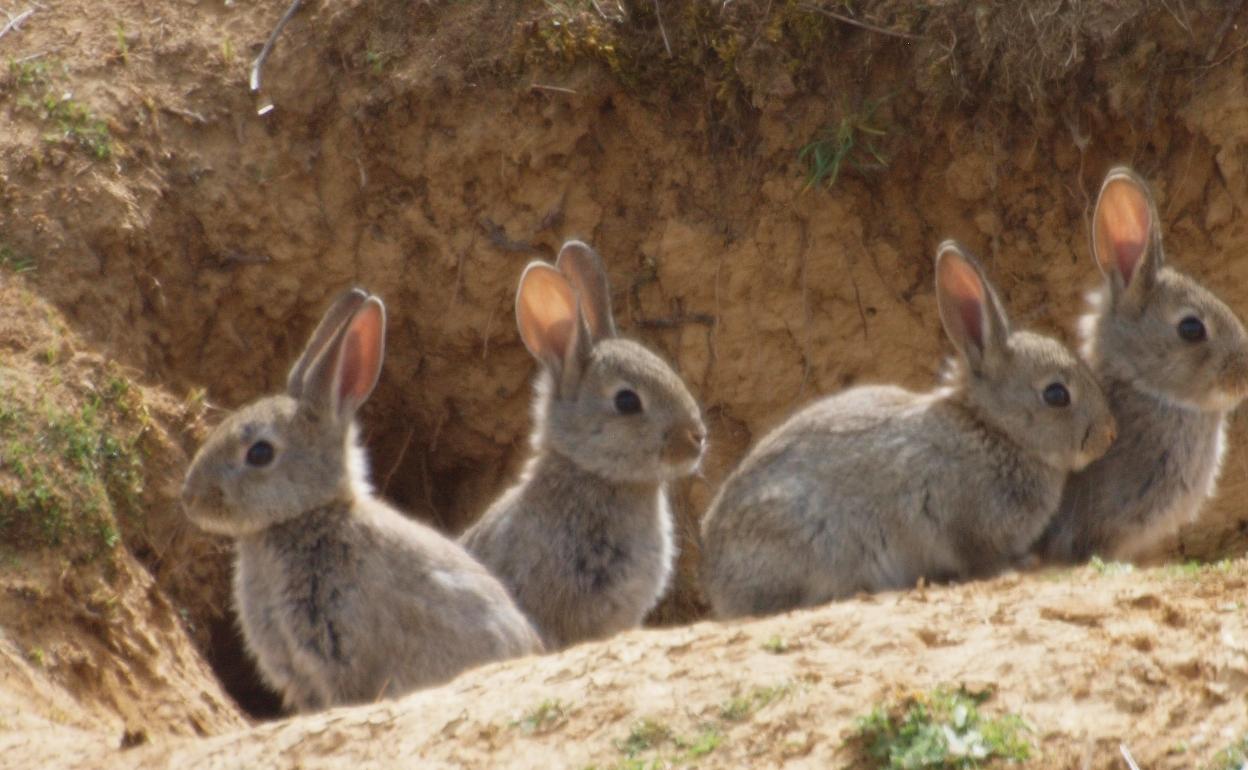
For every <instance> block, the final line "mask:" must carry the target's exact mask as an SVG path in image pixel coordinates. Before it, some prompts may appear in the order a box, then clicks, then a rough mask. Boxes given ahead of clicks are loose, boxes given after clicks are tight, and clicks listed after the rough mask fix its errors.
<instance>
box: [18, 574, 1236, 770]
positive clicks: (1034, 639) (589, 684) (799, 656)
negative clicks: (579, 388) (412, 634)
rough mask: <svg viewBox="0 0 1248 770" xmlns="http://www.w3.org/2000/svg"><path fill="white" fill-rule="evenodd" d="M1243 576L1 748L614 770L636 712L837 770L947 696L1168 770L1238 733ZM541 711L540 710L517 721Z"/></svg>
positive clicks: (74, 761)
mask: <svg viewBox="0 0 1248 770" xmlns="http://www.w3.org/2000/svg"><path fill="white" fill-rule="evenodd" d="M1246 580H1248V564H1246V563H1244V562H1242V561H1241V562H1236V563H1233V564H1228V565H1224V566H1223V567H1221V568H1218V567H1214V568H1207V569H1205V570H1203V571H1200V572H1196V571H1191V570H1182V569H1177V568H1168V569H1166V568H1163V569H1159V570H1152V571H1139V572H1133V573H1129V574H1121V575H1104V574H1099V573H1098V572H1097V571H1095V570H1093V569H1090V568H1084V569H1080V570H1075V571H1068V572H1060V573H1049V574H1040V575H1029V576H1025V577H1024V576H1007V577H1003V578H1001V579H998V580H995V581H991V582H988V583H983V584H978V585H970V586H963V587H956V588H928V589H925V590H915V591H910V592H906V593H901V594H896V595H886V596H880V597H876V598H870V599H859V600H854V601H849V602H845V603H843V604H839V605H835V606H830V607H827V608H823V609H818V610H814V611H804V612H797V613H792V614H789V615H785V616H780V617H775V618H770V619H765V620H759V621H753V622H746V623H729V624H713V623H699V624H696V625H693V626H689V627H685V628H679V629H664V630H643V631H636V632H631V633H628V634H624V635H621V636H619V637H617V638H615V639H612V640H610V641H608V642H605V643H598V644H592V645H585V646H581V647H577V648H573V649H571V650H568V651H565V652H563V653H561V654H559V655H556V656H548V657H544V658H535V659H525V660H519V661H513V662H510V663H505V664H498V665H494V666H490V667H487V668H484V669H480V670H477V671H473V672H470V673H468V674H466V675H464V676H462V677H460V678H459V679H458V680H456V681H455V682H453V683H451V684H450V685H447V686H446V687H443V688H439V689H436V690H431V691H426V692H423V693H419V694H416V695H413V696H410V697H408V698H406V699H403V700H401V701H398V702H390V703H382V704H378V705H375V706H365V707H357V708H348V709H338V710H334V711H331V712H327V713H324V714H317V715H312V716H306V717H300V718H297V719H291V720H286V721H282V722H278V723H273V724H268V725H264V726H261V727H257V728H254V729H252V730H248V731H245V732H239V733H227V734H223V735H219V736H216V737H212V738H206V739H201V740H194V741H186V740H173V741H169V742H166V743H161V744H160V745H151V746H142V747H138V748H135V749H128V750H120V751H119V750H118V749H117V748H116V745H115V743H116V742H115V740H105V739H103V738H101V737H99V736H96V735H92V734H86V733H75V732H71V731H69V730H66V729H63V728H62V729H54V728H52V727H50V726H44V727H43V728H42V730H40V731H35V730H32V729H28V730H27V731H24V732H22V733H16V734H15V733H9V734H7V736H6V737H4V738H2V739H0V745H4V751H3V754H2V756H4V757H5V761H6V762H11V763H14V764H11V765H9V766H13V767H19V766H48V765H47V764H44V763H46V762H54V763H55V764H56V765H58V766H66V767H84V768H85V767H118V768H121V767H127V768H147V767H150V768H163V767H289V768H295V767H300V768H313V767H327V768H328V767H335V768H347V767H355V768H363V767H396V766H404V765H407V766H410V765H412V764H413V763H417V764H419V765H420V766H422V767H516V768H545V767H551V766H552V762H553V764H554V766H558V767H585V766H590V765H594V766H598V767H612V766H616V765H617V764H619V763H622V762H623V761H624V760H625V758H626V757H625V754H624V753H623V752H622V751H621V749H620V745H621V744H622V743H623V742H624V740H625V739H626V738H627V737H628V736H629V734H630V731H631V730H632V729H633V727H634V726H635V725H636V724H637V723H638V722H640V721H642V720H649V721H650V722H651V723H653V724H656V725H660V726H662V727H664V728H667V730H669V731H670V733H671V735H672V736H673V737H672V738H671V739H669V740H664V741H660V742H659V743H658V745H657V746H655V747H654V748H651V749H647V750H644V751H641V752H640V753H639V754H638V756H639V757H641V758H642V759H643V760H646V761H649V760H659V761H660V762H659V764H657V765H655V766H659V767H665V766H687V765H693V766H704V767H779V766H784V767H794V768H800V767H810V768H821V767H843V766H849V765H851V764H852V763H853V761H854V754H853V751H852V749H851V748H849V747H847V746H846V745H845V741H846V739H847V738H849V737H851V736H852V734H853V731H854V725H855V719H856V718H857V717H858V716H861V715H863V714H864V713H865V712H866V711H867V710H869V708H870V706H871V705H873V704H876V703H881V702H886V701H888V700H890V699H894V698H897V697H899V696H901V695H904V694H906V693H910V692H914V691H916V690H927V689H930V688H932V687H935V686H938V685H954V686H956V685H958V684H966V685H968V686H970V687H974V688H983V687H989V688H994V690H995V694H994V696H993V697H992V698H991V699H990V700H989V701H988V702H987V704H986V705H985V706H984V709H985V710H986V711H989V712H1012V713H1017V714H1019V715H1021V716H1022V717H1023V718H1024V719H1025V720H1026V721H1027V722H1028V724H1029V725H1030V726H1031V728H1032V732H1031V734H1030V739H1031V740H1032V741H1033V742H1034V744H1035V746H1036V748H1037V754H1036V756H1035V757H1034V758H1033V760H1032V761H1030V762H1028V763H1027V766H1029V767H1044V768H1072V769H1073V768H1107V769H1108V768H1121V767H1123V766H1124V765H1123V763H1122V760H1121V757H1120V754H1119V745H1120V744H1122V745H1126V746H1127V747H1128V748H1129V750H1130V752H1131V753H1132V754H1133V756H1134V757H1135V759H1136V760H1137V761H1138V762H1139V763H1140V766H1141V767H1147V768H1150V770H1165V769H1166V768H1174V769H1175V770H1178V769H1179V768H1193V767H1199V766H1201V765H1202V764H1203V762H1205V761H1207V760H1208V759H1209V758H1211V757H1212V756H1213V754H1214V753H1215V752H1216V750H1218V749H1220V748H1222V747H1223V746H1225V745H1226V744H1228V743H1230V742H1231V740H1232V739H1234V738H1238V737H1239V736H1240V735H1241V734H1242V733H1243V731H1244V729H1245V727H1246V726H1248V698H1246V695H1248V614H1246V613H1245V612H1244V604H1243V600H1244V597H1245V588H1246V587H1248V583H1246ZM778 642H780V643H782V644H783V650H782V651H781V650H780V649H779V648H780V646H781V645H780V644H778ZM774 688H779V693H780V694H778V695H775V696H774V699H773V700H771V701H770V702H769V703H766V704H765V705H762V706H761V707H759V708H757V709H756V710H753V711H752V712H749V713H746V714H745V715H737V716H738V718H737V719H736V720H735V721H732V720H729V719H726V718H725V717H724V708H725V705H726V704H729V703H730V702H731V701H732V700H733V699H734V698H738V697H741V696H742V695H743V694H747V695H748V694H749V693H753V692H756V691H759V690H773V689H774ZM552 702H554V703H553V704H552ZM543 704H547V705H548V708H549V709H551V711H550V712H548V713H552V716H550V717H549V718H547V719H546V720H542V721H540V722H537V721H535V720H534V714H535V713H537V710H538V709H539V708H540V707H541V706H542V705H543ZM526 720H527V721H526ZM711 731H713V732H715V733H717V734H719V735H720V739H719V741H718V745H717V746H716V747H715V748H714V749H713V750H711V751H710V752H709V753H707V754H705V755H704V756H702V757H700V758H699V759H697V760H693V761H686V760H684V759H682V757H683V756H684V755H685V752H683V751H682V750H681V749H680V748H679V747H678V745H677V744H676V742H675V741H676V740H678V739H683V740H686V741H689V740H692V739H693V738H695V737H696V736H699V735H705V734H706V733H707V732H711ZM51 736H55V740H54V741H52V740H48V738H49V737H51ZM22 763H28V764H25V765H23V764H22ZM664 763H668V764H664ZM646 766H650V765H646Z"/></svg>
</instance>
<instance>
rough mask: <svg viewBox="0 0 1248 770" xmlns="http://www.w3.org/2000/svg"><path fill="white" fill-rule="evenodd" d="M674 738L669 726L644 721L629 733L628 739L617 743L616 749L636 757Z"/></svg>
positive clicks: (635, 725) (634, 726) (647, 720)
mask: <svg viewBox="0 0 1248 770" xmlns="http://www.w3.org/2000/svg"><path fill="white" fill-rule="evenodd" d="M671 738H672V730H671V728H669V727H668V726H667V725H664V724H661V723H659V722H656V721H655V720H653V719H643V720H641V721H640V722H638V723H636V724H634V725H633V729H632V730H630V731H629V733H628V737H627V738H625V739H624V740H622V741H617V742H616V744H615V747H616V748H617V749H619V750H620V752H621V753H623V754H625V755H627V756H629V757H635V756H637V755H638V754H640V753H642V752H643V751H647V750H649V749H653V748H655V747H656V746H659V745H661V744H663V743H666V742H667V741H669V740H671Z"/></svg>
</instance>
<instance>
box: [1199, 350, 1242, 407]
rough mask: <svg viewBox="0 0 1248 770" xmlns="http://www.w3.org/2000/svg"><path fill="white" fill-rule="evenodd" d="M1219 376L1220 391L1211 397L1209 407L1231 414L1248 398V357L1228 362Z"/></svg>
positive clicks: (1240, 357)
mask: <svg viewBox="0 0 1248 770" xmlns="http://www.w3.org/2000/svg"><path fill="white" fill-rule="evenodd" d="M1218 374H1219V376H1218V389H1217V390H1216V391H1215V392H1214V393H1213V394H1212V395H1211V396H1210V398H1209V400H1208V403H1207V407H1208V408H1210V409H1212V410H1213V411H1218V412H1229V411H1231V410H1232V409H1234V408H1235V407H1237V406H1239V402H1240V401H1243V400H1244V398H1245V397H1248V357H1245V356H1237V357H1235V358H1234V359H1232V360H1230V361H1228V362H1226V364H1225V365H1224V366H1223V367H1222V371H1220V372H1219V373H1218Z"/></svg>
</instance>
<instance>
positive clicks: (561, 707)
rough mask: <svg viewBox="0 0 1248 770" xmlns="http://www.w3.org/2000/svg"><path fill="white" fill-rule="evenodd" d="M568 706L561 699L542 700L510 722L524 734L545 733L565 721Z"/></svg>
mask: <svg viewBox="0 0 1248 770" xmlns="http://www.w3.org/2000/svg"><path fill="white" fill-rule="evenodd" d="M567 711H568V707H567V704H565V703H564V702H563V701H559V700H544V701H542V702H541V703H539V704H538V705H537V706H534V707H533V708H532V709H530V710H529V711H528V713H526V714H525V715H524V716H523V717H521V718H520V719H519V720H517V721H515V722H513V723H512V726H513V727H519V728H520V730H521V731H522V732H524V733H525V734H526V735H534V734H538V733H547V732H550V731H551V730H553V729H555V728H556V727H558V726H559V725H561V724H563V723H564V722H565V721H567Z"/></svg>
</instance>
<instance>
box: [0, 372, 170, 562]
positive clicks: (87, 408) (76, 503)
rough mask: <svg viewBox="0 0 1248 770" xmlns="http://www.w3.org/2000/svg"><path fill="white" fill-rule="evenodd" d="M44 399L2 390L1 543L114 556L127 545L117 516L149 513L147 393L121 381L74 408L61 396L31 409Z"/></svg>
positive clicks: (106, 382)
mask: <svg viewBox="0 0 1248 770" xmlns="http://www.w3.org/2000/svg"><path fill="white" fill-rule="evenodd" d="M3 374H5V372H4V371H3V370H2V369H0V375H3ZM57 395H59V394H57ZM37 397H38V396H36V395H34V394H31V395H27V396H22V395H19V392H18V391H16V390H12V389H7V388H6V389H0V400H3V401H4V402H5V404H6V406H5V408H4V410H3V414H0V460H2V462H0V540H3V541H4V542H5V543H6V545H8V546H11V547H13V548H15V549H17V550H34V549H40V548H44V547H61V546H69V547H70V548H71V551H72V552H76V553H77V554H78V556H80V557H82V558H88V559H90V558H94V557H96V556H100V555H103V554H108V553H112V552H113V551H114V549H115V548H116V547H117V545H118V544H119V543H120V540H121V536H120V533H119V532H118V529H117V526H116V523H115V521H114V515H116V516H118V517H121V516H125V517H128V518H130V519H131V520H137V519H135V517H137V515H138V514H139V513H140V512H141V511H142V497H143V493H144V474H143V465H142V451H141V449H140V444H139V442H140V440H141V438H142V436H143V435H144V432H145V431H146V427H145V425H144V423H143V420H142V419H140V417H139V416H138V414H139V413H140V412H143V411H144V410H143V408H142V405H141V403H140V405H139V406H138V407H135V406H134V405H133V403H132V402H137V401H139V394H138V392H137V391H135V390H133V389H132V387H131V386H130V385H129V384H126V383H123V382H121V381H120V375H114V376H113V377H112V378H108V379H105V380H104V382H103V384H102V386H101V387H99V388H98V389H96V390H95V393H93V394H89V395H87V396H86V397H85V399H84V400H82V401H81V402H79V403H77V404H76V405H74V406H73V407H70V408H66V407H64V406H61V405H60V404H61V403H64V402H62V401H59V400H58V399H57V397H56V396H55V395H45V401H44V403H43V405H42V406H34V405H31V404H29V400H30V399H32V398H37ZM24 398H25V399H26V400H27V402H26V403H25V404H24V403H23V399H24ZM123 405H124V406H123Z"/></svg>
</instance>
